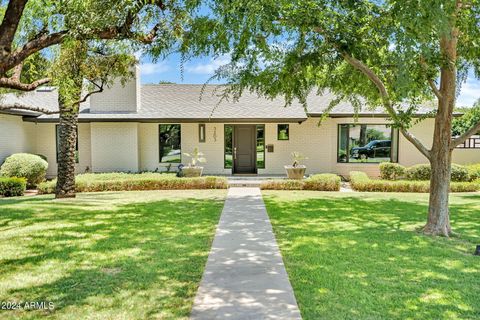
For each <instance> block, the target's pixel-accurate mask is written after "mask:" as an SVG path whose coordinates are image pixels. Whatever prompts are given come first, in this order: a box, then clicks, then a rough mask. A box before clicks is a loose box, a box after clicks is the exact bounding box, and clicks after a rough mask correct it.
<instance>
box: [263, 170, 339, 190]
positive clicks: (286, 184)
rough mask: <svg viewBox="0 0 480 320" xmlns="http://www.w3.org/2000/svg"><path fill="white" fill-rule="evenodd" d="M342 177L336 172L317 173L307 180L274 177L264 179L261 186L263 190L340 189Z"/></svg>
mask: <svg viewBox="0 0 480 320" xmlns="http://www.w3.org/2000/svg"><path fill="white" fill-rule="evenodd" d="M340 182H341V180H340V177H339V176H337V175H336V174H330V173H321V174H315V175H312V176H311V177H309V178H307V179H305V180H290V179H272V180H265V181H262V183H261V185H260V188H261V189H263V190H315V191H339V190H340Z"/></svg>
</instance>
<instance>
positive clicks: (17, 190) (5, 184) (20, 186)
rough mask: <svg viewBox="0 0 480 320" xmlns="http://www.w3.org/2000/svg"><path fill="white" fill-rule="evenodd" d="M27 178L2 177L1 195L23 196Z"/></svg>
mask: <svg viewBox="0 0 480 320" xmlns="http://www.w3.org/2000/svg"><path fill="white" fill-rule="evenodd" d="M26 188H27V180H26V179H25V178H17V177H0V195H2V196H5V197H17V196H23V194H24V193H25V189H26Z"/></svg>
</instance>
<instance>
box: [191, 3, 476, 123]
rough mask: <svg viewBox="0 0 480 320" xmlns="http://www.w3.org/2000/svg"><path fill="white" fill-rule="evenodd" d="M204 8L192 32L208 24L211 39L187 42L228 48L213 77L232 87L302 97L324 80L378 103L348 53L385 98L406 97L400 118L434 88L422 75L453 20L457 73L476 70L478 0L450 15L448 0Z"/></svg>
mask: <svg viewBox="0 0 480 320" xmlns="http://www.w3.org/2000/svg"><path fill="white" fill-rule="evenodd" d="M209 8H210V12H209V14H208V16H206V17H205V19H204V20H203V21H202V20H198V21H196V23H197V24H198V25H197V26H195V27H194V28H192V33H191V38H192V39H195V37H196V36H197V35H196V32H197V31H198V32H199V33H200V34H201V33H202V32H203V31H204V30H205V29H209V30H211V35H210V39H211V41H210V43H204V44H203V46H202V43H196V44H193V45H192V46H193V47H195V50H197V51H202V50H203V51H208V52H210V53H215V54H225V53H227V54H230V55H231V58H232V62H231V63H230V64H229V65H227V66H225V67H223V68H221V69H219V70H218V72H217V75H216V77H218V78H222V77H225V78H227V79H228V82H229V83H230V84H232V85H233V86H232V87H230V88H229V89H227V90H226V91H227V93H229V94H233V95H234V96H235V97H238V96H239V95H240V94H241V92H242V91H243V90H253V91H257V92H259V93H260V94H262V95H264V96H266V97H270V98H273V97H275V96H278V95H283V96H285V98H286V100H287V102H289V103H290V102H291V101H292V100H293V99H299V100H300V101H301V102H303V103H304V104H306V101H307V99H306V98H307V96H308V94H309V93H310V92H311V91H315V90H316V91H318V92H319V93H321V92H322V91H324V90H326V89H327V88H328V89H329V90H331V91H333V93H335V94H336V95H338V97H339V99H348V100H349V101H350V102H351V103H352V104H353V106H354V107H355V108H356V110H357V111H358V110H360V109H361V108H362V107H363V105H365V104H366V105H368V106H369V107H378V106H381V105H382V104H383V103H384V100H383V98H382V97H381V95H380V94H379V90H378V88H377V87H375V85H374V84H373V83H372V81H370V80H369V79H368V78H367V77H366V76H365V75H364V74H362V73H360V72H359V71H358V70H357V69H356V68H354V67H353V66H352V64H351V63H349V62H348V61H347V58H349V57H350V58H354V59H357V60H359V61H361V62H363V63H364V64H365V65H366V66H368V67H369V68H370V69H371V70H372V71H373V72H374V73H375V74H376V75H378V77H379V79H380V80H381V81H382V82H383V83H384V84H385V87H386V90H387V92H388V96H389V97H388V99H389V100H390V102H391V103H392V104H393V105H395V106H397V107H398V106H399V105H402V104H405V105H408V106H409V107H408V108H403V112H400V114H399V116H398V119H397V120H398V122H402V123H403V125H404V126H408V124H409V122H410V120H411V116H412V114H413V113H415V111H416V110H418V106H419V105H420V103H422V102H424V101H425V100H431V99H432V98H433V97H434V95H433V92H432V90H431V88H430V86H429V84H428V80H432V81H435V80H436V79H437V78H438V77H439V75H440V68H441V67H442V66H445V65H446V64H448V63H449V62H448V61H446V59H445V58H444V57H442V55H441V54H440V48H439V47H440V46H439V39H440V38H441V37H442V36H444V35H445V33H446V32H447V29H448V26H449V25H457V26H458V27H459V29H460V38H459V45H458V52H457V55H458V60H457V62H456V67H457V68H458V74H459V77H458V81H459V82H461V81H463V80H464V79H465V77H466V74H467V71H468V70H469V69H473V70H475V74H476V76H477V77H478V76H480V45H479V40H478V39H480V27H479V25H480V5H479V1H478V0H471V1H465V4H464V5H462V6H461V9H460V13H459V14H457V17H456V18H452V16H453V15H454V12H455V10H456V9H455V8H456V2H455V1H453V0H450V1H444V0H443V1H437V0H436V1H416V0H415V1H414V0H389V1H367V0H330V1H327V0H293V1H292V0H258V1H250V0H236V1H230V0H215V1H213V0H212V1H209ZM335 102H337V101H335ZM335 102H334V103H335ZM331 107H333V104H332V105H331Z"/></svg>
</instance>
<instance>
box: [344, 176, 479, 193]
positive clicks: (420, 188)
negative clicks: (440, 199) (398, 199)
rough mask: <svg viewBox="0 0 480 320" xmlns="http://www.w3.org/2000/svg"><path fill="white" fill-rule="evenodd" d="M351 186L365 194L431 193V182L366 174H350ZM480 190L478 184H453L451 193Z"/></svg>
mask: <svg viewBox="0 0 480 320" xmlns="http://www.w3.org/2000/svg"><path fill="white" fill-rule="evenodd" d="M350 184H351V186H352V189H353V190H355V191H365V192H424V193H427V192H429V191H430V181H418V180H416V181H408V180H397V181H390V180H379V179H370V178H369V177H368V176H367V174H366V173H364V172H359V171H352V172H350ZM478 190H480V184H479V183H477V182H452V183H451V184H450V192H475V191H478Z"/></svg>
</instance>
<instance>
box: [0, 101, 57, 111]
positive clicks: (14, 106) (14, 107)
mask: <svg viewBox="0 0 480 320" xmlns="http://www.w3.org/2000/svg"><path fill="white" fill-rule="evenodd" d="M2 110H26V111H33V112H39V113H43V114H57V113H59V112H60V111H52V110H48V109H45V108H40V107H32V106H27V105H24V104H21V103H14V104H12V105H0V111H2Z"/></svg>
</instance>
